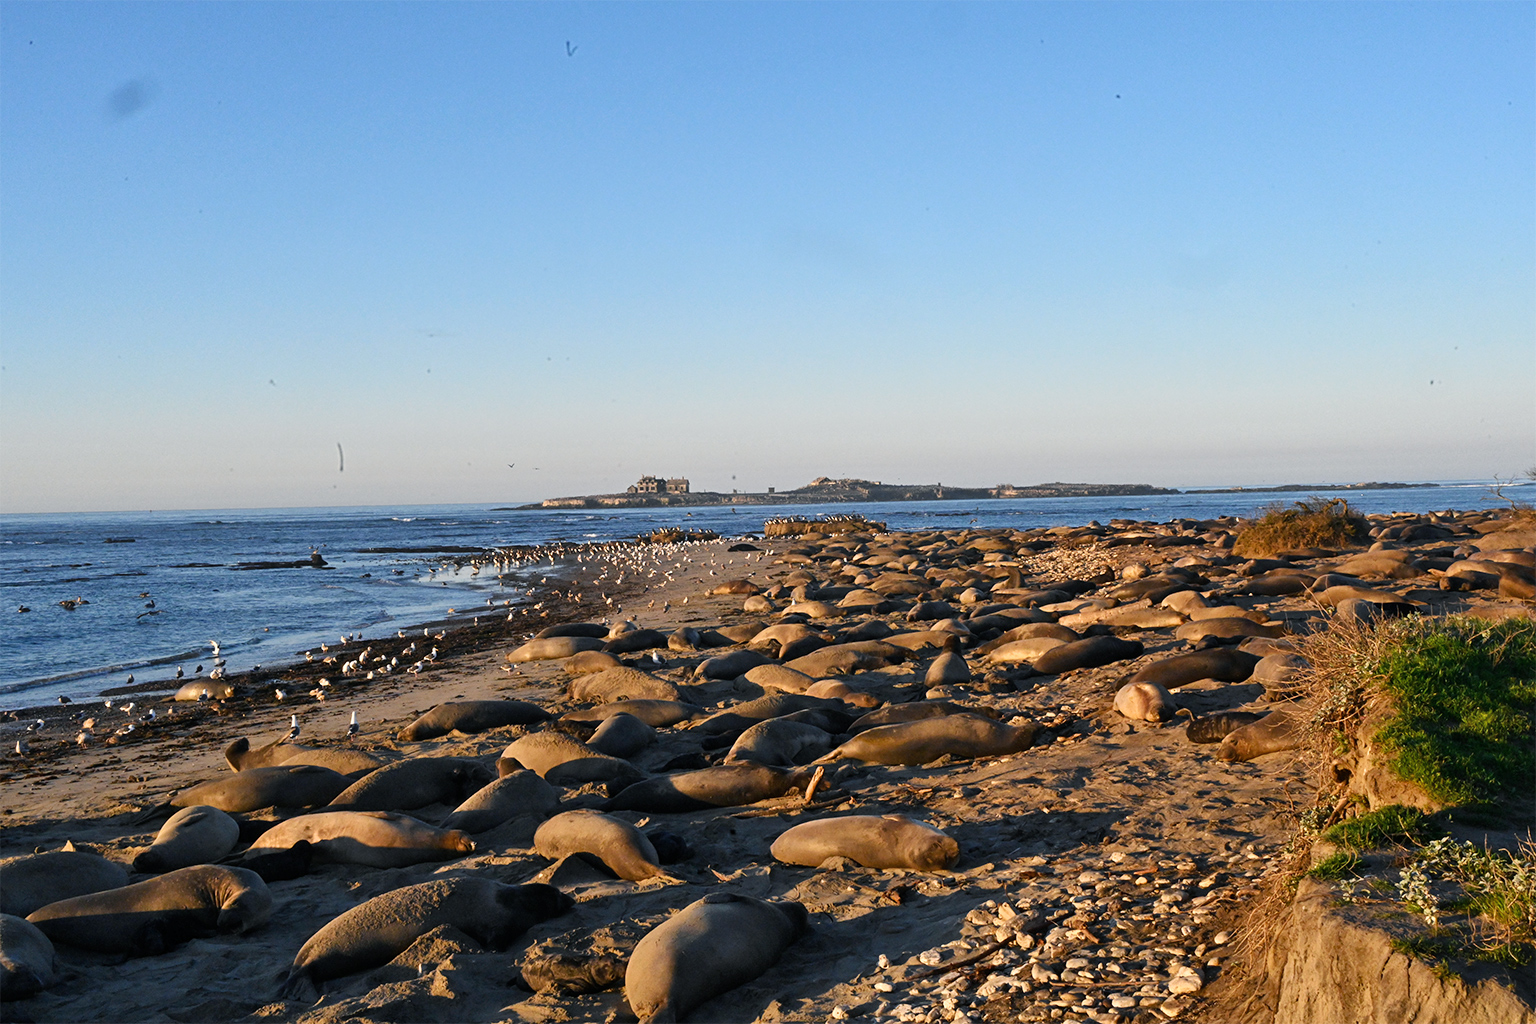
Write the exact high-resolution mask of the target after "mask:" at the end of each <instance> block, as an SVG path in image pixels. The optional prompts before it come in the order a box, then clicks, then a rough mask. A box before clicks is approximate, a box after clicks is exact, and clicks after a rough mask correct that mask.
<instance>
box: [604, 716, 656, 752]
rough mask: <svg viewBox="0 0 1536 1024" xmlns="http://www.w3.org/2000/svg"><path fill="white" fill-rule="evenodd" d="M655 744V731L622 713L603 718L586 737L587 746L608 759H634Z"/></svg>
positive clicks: (633, 717)
mask: <svg viewBox="0 0 1536 1024" xmlns="http://www.w3.org/2000/svg"><path fill="white" fill-rule="evenodd" d="M655 742H656V730H655V729H652V728H651V727H650V726H648V725H646V724H645V723H644V722H642V721H640V719H638V718H636V717H635V716H634V715H630V714H625V713H623V712H620V713H619V714H617V715H610V716H608V717H607V718H605V719H604V720H603V723H602V724H601V725H599V726H598V727H597V730H596V731H595V732H593V733H592V735H591V736H588V737H587V746H589V747H591V748H592V749H593V750H595V751H597V752H598V753H599V754H607V755H608V756H609V757H624V758H627V757H634V756H635V755H636V754H638V753H640V751H642V750H644V749H645V748H646V747H648V746H650V745H651V744H653V743H655Z"/></svg>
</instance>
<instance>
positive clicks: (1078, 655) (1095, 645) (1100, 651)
mask: <svg viewBox="0 0 1536 1024" xmlns="http://www.w3.org/2000/svg"><path fill="white" fill-rule="evenodd" d="M1144 650H1146V648H1145V647H1143V646H1142V645H1141V644H1140V643H1138V642H1137V641H1135V640H1122V639H1120V638H1119V637H1116V636H1091V637H1088V638H1087V639H1086V640H1074V641H1072V642H1071V643H1067V644H1062V645H1061V646H1060V647H1053V648H1051V649H1050V650H1048V651H1046V652H1045V653H1044V654H1041V655H1040V656H1039V657H1038V658H1036V659H1035V660H1034V661H1033V662H1032V664H1033V666H1034V669H1035V671H1036V672H1039V673H1040V674H1042V675H1047V676H1053V675H1056V674H1058V673H1061V672H1070V671H1072V670H1073V669H1079V668H1098V667H1099V666H1101V665H1109V664H1112V663H1113V662H1116V661H1125V660H1127V659H1129V658H1136V657H1139V656H1140V655H1141V653H1142V652H1143V651H1144Z"/></svg>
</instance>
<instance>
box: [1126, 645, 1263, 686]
mask: <svg viewBox="0 0 1536 1024" xmlns="http://www.w3.org/2000/svg"><path fill="white" fill-rule="evenodd" d="M1258 663H1259V659H1258V657H1256V656H1255V655H1252V654H1244V653H1243V652H1242V651H1238V650H1234V649H1232V648H1230V647H1212V648H1210V649H1208V650H1204V651H1192V652H1190V653H1189V654H1176V655H1174V656H1173V657H1171V658H1164V659H1163V660H1162V661H1154V662H1153V663H1152V664H1150V665H1144V666H1142V668H1141V669H1139V670H1138V671H1137V672H1136V674H1135V675H1133V676H1131V678H1130V682H1133V683H1156V684H1158V685H1159V686H1163V687H1166V688H1168V689H1170V690H1172V689H1177V688H1178V687H1180V686H1183V685H1184V684H1186V683H1193V682H1197V681H1199V680H1201V679H1219V680H1221V681H1222V682H1224V683H1241V682H1243V681H1244V680H1245V679H1247V678H1248V677H1249V676H1251V675H1253V669H1254V666H1256V665H1258Z"/></svg>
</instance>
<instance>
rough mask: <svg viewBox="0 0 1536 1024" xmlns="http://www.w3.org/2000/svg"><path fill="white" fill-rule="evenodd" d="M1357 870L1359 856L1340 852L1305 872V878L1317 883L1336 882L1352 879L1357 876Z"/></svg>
mask: <svg viewBox="0 0 1536 1024" xmlns="http://www.w3.org/2000/svg"><path fill="white" fill-rule="evenodd" d="M1359 868H1360V855H1359V854H1357V853H1345V852H1343V851H1341V852H1339V853H1335V854H1333V855H1331V856H1329V857H1325V858H1324V859H1323V860H1322V862H1321V863H1319V864H1318V865H1317V867H1315V868H1313V869H1312V870H1311V871H1308V872H1307V877H1308V878H1313V879H1316V880H1317V881H1319V882H1336V881H1338V880H1339V879H1341V878H1346V877H1348V878H1354V877H1355V876H1356V875H1358V874H1359Z"/></svg>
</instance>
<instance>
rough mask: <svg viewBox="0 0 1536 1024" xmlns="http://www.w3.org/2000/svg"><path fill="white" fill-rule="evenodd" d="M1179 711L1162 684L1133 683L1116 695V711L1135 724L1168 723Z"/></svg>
mask: <svg viewBox="0 0 1536 1024" xmlns="http://www.w3.org/2000/svg"><path fill="white" fill-rule="evenodd" d="M1178 709H1179V706H1178V704H1176V703H1175V702H1174V699H1173V695H1172V694H1171V693H1169V692H1168V691H1167V690H1166V689H1164V688H1163V686H1162V684H1161V683H1149V682H1140V683H1138V682H1135V681H1132V682H1129V683H1126V684H1125V685H1124V686H1122V687H1120V689H1119V691H1117V692H1116V693H1115V710H1116V711H1118V712H1120V713H1121V714H1122V715H1124V716H1125V717H1126V718H1129V719H1130V720H1131V721H1133V722H1166V721H1168V719H1170V718H1172V717H1173V716H1174V714H1175V713H1177V711H1178Z"/></svg>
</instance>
